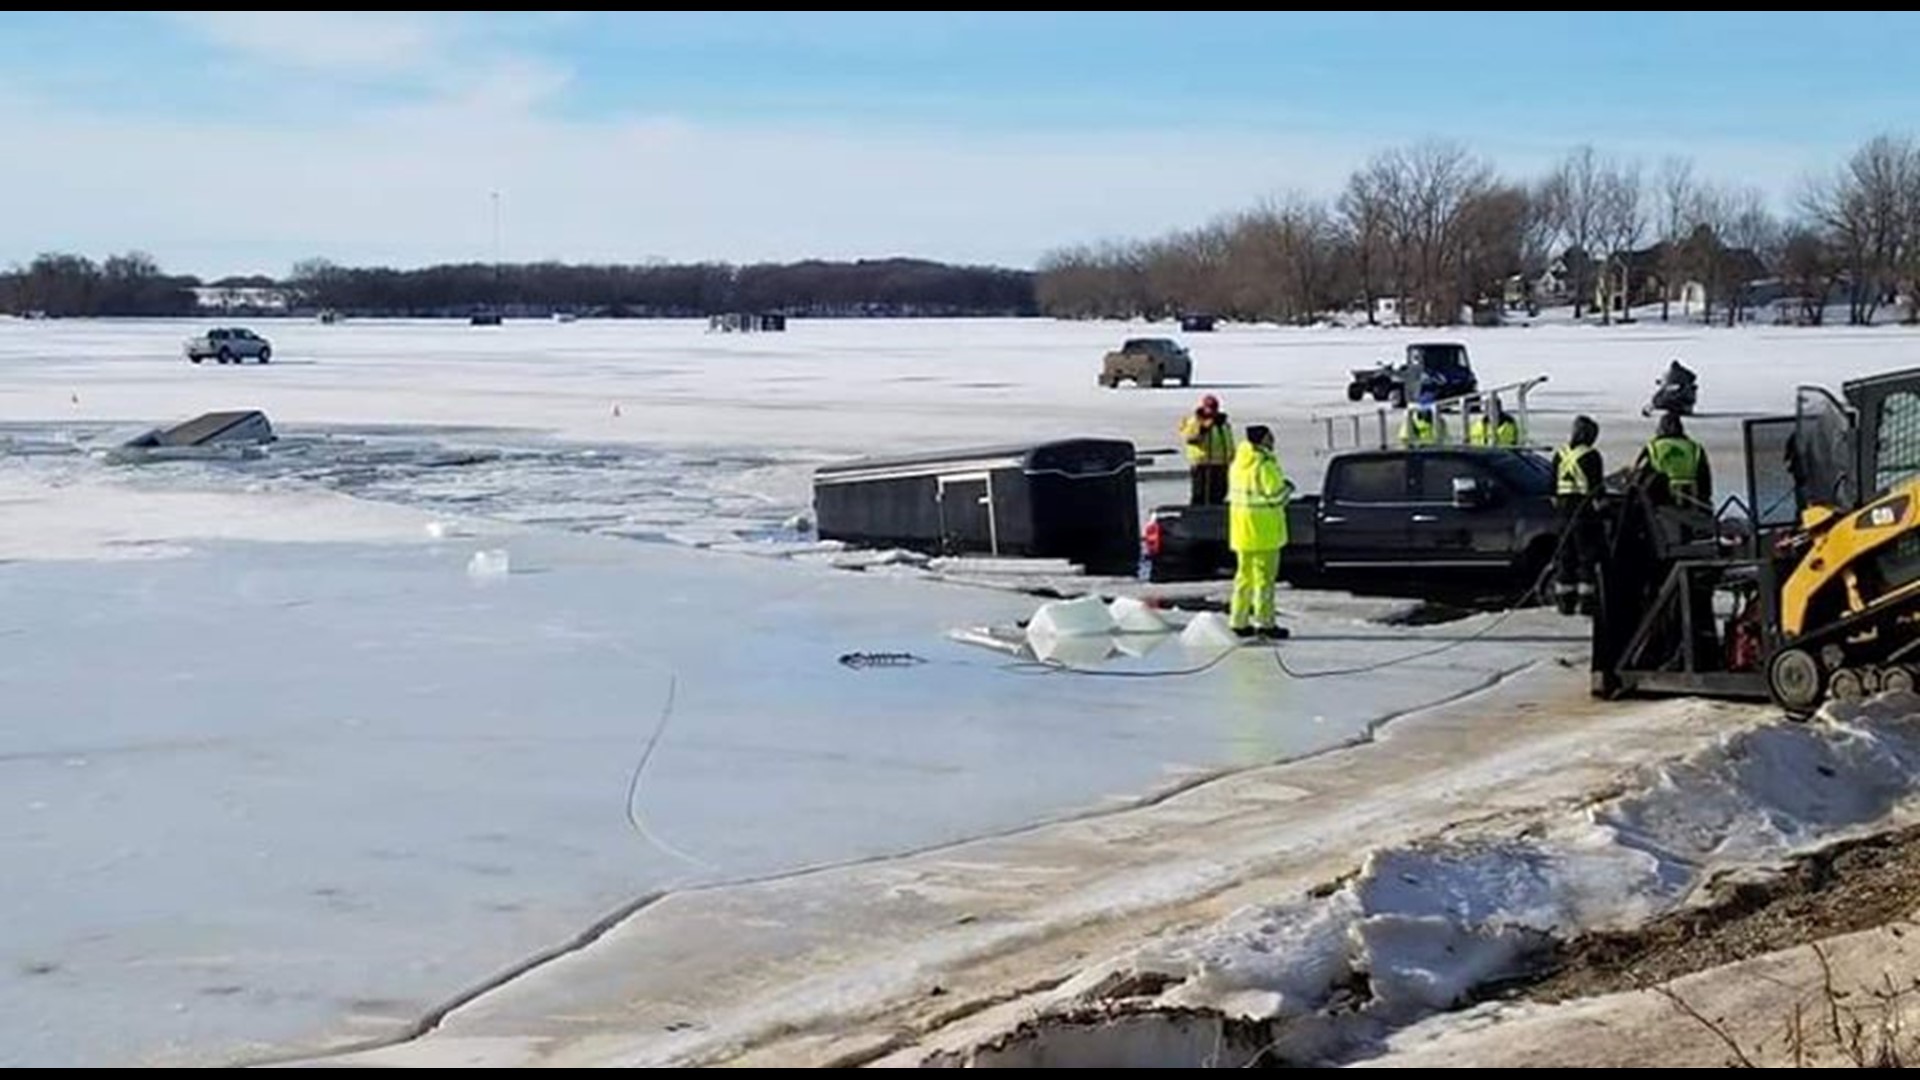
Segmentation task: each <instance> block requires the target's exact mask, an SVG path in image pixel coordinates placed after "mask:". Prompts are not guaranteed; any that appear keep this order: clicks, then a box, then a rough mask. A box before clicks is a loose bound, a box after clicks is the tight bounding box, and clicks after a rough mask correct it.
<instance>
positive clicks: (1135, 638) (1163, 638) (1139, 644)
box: [1113, 633, 1172, 660]
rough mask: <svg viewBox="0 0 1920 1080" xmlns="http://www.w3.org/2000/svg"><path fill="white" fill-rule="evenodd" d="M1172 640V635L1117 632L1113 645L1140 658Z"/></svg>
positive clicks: (1135, 657) (1129, 654)
mask: <svg viewBox="0 0 1920 1080" xmlns="http://www.w3.org/2000/svg"><path fill="white" fill-rule="evenodd" d="M1170 640H1172V635H1170V634H1166V633H1159V634H1115V635H1113V647H1114V648H1116V649H1118V650H1120V651H1121V652H1123V653H1126V654H1127V655H1128V656H1131V657H1133V658H1134V659H1136V660H1137V659H1139V658H1140V657H1143V656H1145V655H1147V654H1148V653H1150V652H1152V651H1153V650H1155V649H1157V648H1159V647H1160V646H1162V645H1164V644H1166V643H1167V642H1168V641H1170Z"/></svg>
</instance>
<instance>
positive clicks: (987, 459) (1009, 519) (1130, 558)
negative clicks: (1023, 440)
mask: <svg viewBox="0 0 1920 1080" xmlns="http://www.w3.org/2000/svg"><path fill="white" fill-rule="evenodd" d="M1134 464H1135V452H1134V448H1133V444H1132V443H1130V442H1127V441H1125V440H1121V439H1062V440H1059V441H1055V442H1046V443H1037V444H1034V445H1031V446H994V447H981V448H977V449H967V450H949V451H945V452H942V453H929V454H913V455H906V456H901V457H885V458H878V457H876V458H861V459H859V460H856V461H848V462H844V463H842V464H839V465H827V466H822V467H821V468H819V469H817V470H815V471H814V474H813V506H814V518H815V520H816V521H817V522H818V523H819V529H820V538H821V539H822V540H841V541H844V542H846V543H849V544H854V545H857V546H860V547H900V548H907V549H909V550H913V551H924V552H927V553H929V554H934V555H961V554H986V555H1001V556H1015V557H1021V558H1040V559H1065V560H1067V561H1069V562H1073V563H1077V564H1079V565H1080V566H1082V567H1084V568H1085V569H1086V571H1087V572H1088V573H1091V574H1112V575H1123V576H1126V577H1132V576H1134V575H1135V574H1136V573H1138V572H1139V566H1140V495H1139V490H1138V488H1137V487H1136V485H1135V481H1134Z"/></svg>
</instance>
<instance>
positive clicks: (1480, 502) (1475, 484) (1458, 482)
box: [1453, 476, 1487, 510]
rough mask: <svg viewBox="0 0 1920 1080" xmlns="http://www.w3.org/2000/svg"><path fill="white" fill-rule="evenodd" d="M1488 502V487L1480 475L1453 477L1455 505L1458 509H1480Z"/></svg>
mask: <svg viewBox="0 0 1920 1080" xmlns="http://www.w3.org/2000/svg"><path fill="white" fill-rule="evenodd" d="M1486 504H1487V489H1486V488H1485V487H1484V486H1482V485H1481V483H1480V480H1479V478H1478V477H1474V476H1456V477H1454V478H1453V505H1454V508H1455V509H1457V510H1478V509H1479V508H1480V507H1482V506H1485V505H1486Z"/></svg>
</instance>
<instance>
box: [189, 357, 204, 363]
mask: <svg viewBox="0 0 1920 1080" xmlns="http://www.w3.org/2000/svg"><path fill="white" fill-rule="evenodd" d="M187 359H189V360H191V361H193V362H194V363H196V364H197V363H199V362H200V361H202V360H204V359H206V357H204V356H189V357H187Z"/></svg>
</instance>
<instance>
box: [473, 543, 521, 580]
mask: <svg viewBox="0 0 1920 1080" xmlns="http://www.w3.org/2000/svg"><path fill="white" fill-rule="evenodd" d="M509 566H510V561H509V560H508V558H507V552H506V550H505V549H504V548H493V549H491V550H489V551H476V552H474V553H473V558H471V559H468V560H467V574H468V576H470V577H476V578H483V579H484V578H498V577H505V576H507V571H508V568H509Z"/></svg>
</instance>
